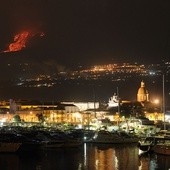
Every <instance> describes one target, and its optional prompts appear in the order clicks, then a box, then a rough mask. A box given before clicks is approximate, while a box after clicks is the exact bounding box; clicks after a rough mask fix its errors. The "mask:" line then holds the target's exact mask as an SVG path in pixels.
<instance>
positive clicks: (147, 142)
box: [138, 137, 154, 153]
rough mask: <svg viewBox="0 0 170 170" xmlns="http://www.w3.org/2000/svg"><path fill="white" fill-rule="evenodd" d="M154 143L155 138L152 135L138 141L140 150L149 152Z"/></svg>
mask: <svg viewBox="0 0 170 170" xmlns="http://www.w3.org/2000/svg"><path fill="white" fill-rule="evenodd" d="M153 145H154V138H152V137H146V138H142V139H140V140H139V142H138V147H139V152H140V153H146V152H149V151H150V150H151V147H152V146H153Z"/></svg>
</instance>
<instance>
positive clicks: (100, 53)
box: [0, 0, 170, 65]
mask: <svg viewBox="0 0 170 170" xmlns="http://www.w3.org/2000/svg"><path fill="white" fill-rule="evenodd" d="M0 21H1V26H0V50H4V49H6V48H7V45H8V44H9V43H10V42H11V41H12V40H13V36H14V35H15V34H16V33H18V32H19V31H22V30H24V29H30V28H31V29H37V30H40V31H43V32H44V33H45V36H44V38H43V39H41V40H40V39H38V40H35V39H33V40H32V41H30V42H29V44H28V46H27V47H26V49H27V50H28V51H31V52H33V54H34V53H36V55H30V57H36V56H39V57H41V58H42V59H44V60H45V59H46V58H48V59H49V58H51V59H55V60H56V61H59V62H61V63H63V64H67V65H69V64H70V65H71V64H74V63H76V64H77V63H80V64H89V63H90V64H98V63H99V64H100V63H113V62H117V61H118V62H124V61H130V62H131V61H132V62H134V61H138V62H140V63H151V62H160V61H161V60H162V59H168V58H169V53H170V1H169V0H159V1H158V0H124V1H122V0H1V4H0ZM28 51H26V53H27V52H28ZM37 54H38V55H37Z"/></svg>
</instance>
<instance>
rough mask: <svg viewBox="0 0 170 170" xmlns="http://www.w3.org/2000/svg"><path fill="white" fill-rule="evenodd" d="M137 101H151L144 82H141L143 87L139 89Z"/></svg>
mask: <svg viewBox="0 0 170 170" xmlns="http://www.w3.org/2000/svg"><path fill="white" fill-rule="evenodd" d="M137 101H138V102H145V101H149V93H148V91H147V90H146V88H145V83H144V82H143V81H142V82H141V87H140V88H139V89H138V94H137Z"/></svg>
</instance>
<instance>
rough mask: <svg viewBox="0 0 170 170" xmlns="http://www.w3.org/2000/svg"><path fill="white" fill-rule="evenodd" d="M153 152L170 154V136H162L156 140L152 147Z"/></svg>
mask: <svg viewBox="0 0 170 170" xmlns="http://www.w3.org/2000/svg"><path fill="white" fill-rule="evenodd" d="M152 150H153V152H155V153H157V154H163V155H170V138H169V137H162V138H159V140H157V141H156V144H155V145H154V146H153V148H152Z"/></svg>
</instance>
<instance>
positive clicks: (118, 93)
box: [117, 87, 120, 115]
mask: <svg viewBox="0 0 170 170" xmlns="http://www.w3.org/2000/svg"><path fill="white" fill-rule="evenodd" d="M117 100H118V114H119V115H120V99H119V88H118V87H117Z"/></svg>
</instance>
